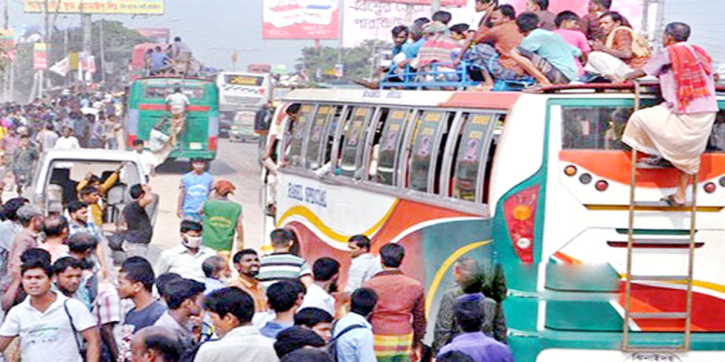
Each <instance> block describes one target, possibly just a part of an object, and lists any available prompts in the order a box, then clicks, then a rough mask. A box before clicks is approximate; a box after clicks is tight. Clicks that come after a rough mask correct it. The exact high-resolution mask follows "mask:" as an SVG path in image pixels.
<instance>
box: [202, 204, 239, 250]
mask: <svg viewBox="0 0 725 362" xmlns="http://www.w3.org/2000/svg"><path fill="white" fill-rule="evenodd" d="M241 215H242V206H241V205H239V204H237V203H236V202H233V201H229V200H208V201H206V202H205V203H204V229H203V232H202V245H204V246H208V247H210V248H212V249H214V250H217V251H219V250H221V251H231V250H232V243H233V241H234V230H235V229H236V227H237V222H239V217H240V216H241Z"/></svg>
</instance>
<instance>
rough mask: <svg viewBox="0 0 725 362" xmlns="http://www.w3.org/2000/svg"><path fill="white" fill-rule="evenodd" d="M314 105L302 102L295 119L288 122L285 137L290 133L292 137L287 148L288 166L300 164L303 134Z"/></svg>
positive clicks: (305, 131)
mask: <svg viewBox="0 0 725 362" xmlns="http://www.w3.org/2000/svg"><path fill="white" fill-rule="evenodd" d="M314 109H315V106H314V105H312V104H302V105H301V106H300V113H299V115H298V116H297V121H296V122H294V123H292V122H290V123H289V124H288V125H287V127H288V132H289V133H288V134H287V135H285V136H286V137H287V136H289V135H291V137H292V139H291V140H290V141H289V149H288V150H287V152H288V153H287V157H286V158H287V160H289V164H290V166H302V165H303V163H302V146H303V145H304V142H305V134H306V133H307V125H308V123H309V119H310V117H311V116H312V111H313V110H314Z"/></svg>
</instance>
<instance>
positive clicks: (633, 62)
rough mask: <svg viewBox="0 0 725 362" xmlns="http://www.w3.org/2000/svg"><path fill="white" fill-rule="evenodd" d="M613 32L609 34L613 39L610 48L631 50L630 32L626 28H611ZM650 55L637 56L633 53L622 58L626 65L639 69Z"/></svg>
mask: <svg viewBox="0 0 725 362" xmlns="http://www.w3.org/2000/svg"><path fill="white" fill-rule="evenodd" d="M613 31H614V34H613V35H612V34H610V35H609V36H613V37H614V40H613V42H612V49H614V50H620V51H621V50H632V42H633V41H634V39H633V38H632V33H631V32H629V31H627V30H623V29H622V30H617V29H615V30H613ZM650 58H651V56H649V55H648V56H637V55H634V54H633V57H632V58H629V59H622V61H624V62H625V63H627V65H629V66H630V67H631V68H632V69H640V68H642V67H644V65H645V64H647V62H648V61H649V59H650Z"/></svg>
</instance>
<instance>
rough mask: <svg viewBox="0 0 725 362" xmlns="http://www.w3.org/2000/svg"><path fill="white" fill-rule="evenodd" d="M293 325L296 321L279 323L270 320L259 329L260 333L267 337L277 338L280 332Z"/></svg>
mask: <svg viewBox="0 0 725 362" xmlns="http://www.w3.org/2000/svg"><path fill="white" fill-rule="evenodd" d="M293 325H294V323H285V324H279V323H277V322H275V321H269V322H267V324H265V325H264V327H262V328H260V329H259V333H261V334H262V335H263V336H265V337H267V338H272V339H277V335H278V334H279V332H282V331H283V330H285V329H287V328H289V327H292V326H293Z"/></svg>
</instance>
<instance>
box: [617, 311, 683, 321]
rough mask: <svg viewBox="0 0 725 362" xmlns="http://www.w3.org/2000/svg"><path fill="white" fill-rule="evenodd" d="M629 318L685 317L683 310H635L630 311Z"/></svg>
mask: <svg viewBox="0 0 725 362" xmlns="http://www.w3.org/2000/svg"><path fill="white" fill-rule="evenodd" d="M629 318H630V319H686V318H687V313H685V312H637V313H630V314H629Z"/></svg>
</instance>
